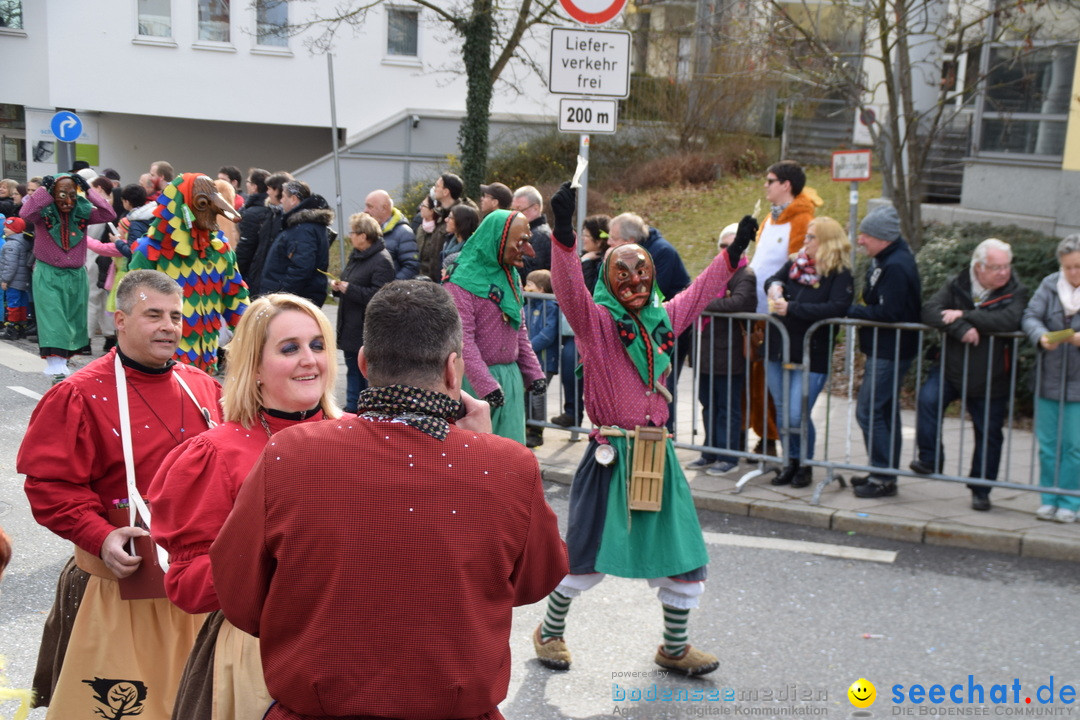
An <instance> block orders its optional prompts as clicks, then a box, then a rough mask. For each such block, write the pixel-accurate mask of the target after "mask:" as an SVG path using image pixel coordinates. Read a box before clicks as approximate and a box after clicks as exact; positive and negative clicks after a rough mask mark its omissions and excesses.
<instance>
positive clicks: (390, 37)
mask: <svg viewBox="0 0 1080 720" xmlns="http://www.w3.org/2000/svg"><path fill="white" fill-rule="evenodd" d="M386 18H387V24H386V53H387V55H407V56H409V57H416V56H417V36H418V30H419V18H420V14H419V12H418V11H416V10H405V9H403V8H394V7H392V8H387V9H386Z"/></svg>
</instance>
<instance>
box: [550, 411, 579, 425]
mask: <svg viewBox="0 0 1080 720" xmlns="http://www.w3.org/2000/svg"><path fill="white" fill-rule="evenodd" d="M551 424H552V425H558V426H559V427H573V426H574V425H577V423H575V422H574V418H572V417H570V416H569V415H567V414H566V413H563V414H562V415H556V416H555V417H553V418H551Z"/></svg>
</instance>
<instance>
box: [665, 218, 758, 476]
mask: <svg viewBox="0 0 1080 720" xmlns="http://www.w3.org/2000/svg"><path fill="white" fill-rule="evenodd" d="M738 229H739V224H738V223H731V224H730V225H728V226H727V227H725V228H724V229H723V230H722V231H721V232H720V239H719V241H718V242H717V249H718V250H726V249H727V248H728V247H729V246H730V245H731V243H732V242H733V241H734V240H735V233H736V232H737V231H738ZM747 264H748V261H747V258H746V257H745V256H743V257H741V258H739V263H738V267H737V268H736V270H735V272H734V273H732V275H731V277H730V278H729V279H728V281H727V286H726V287H725V288H724V290H723V291H722V292H720V293H718V294H717V296H716V297H715V298H713V299H712V300H710V301H709V304H708V305H706V306H705V312H706V313H708V314H709V315H706V316H704V317H702V318H701V319H700V320H699V321H698V325H699V327H700V328H701V335H700V341H699V342H700V352H698V353H696V354H695V356H694V362H695V363H696V364H697V372H698V401H699V402H700V403H701V419H702V421H703V424H704V426H705V443H704V444H705V445H708V446H710V447H713V448H718V449H719V448H725V449H728V450H745V449H746V436H745V434H744V432H743V426H742V403H743V396H744V395H745V394H746V392H745V390H746V356H745V352H746V350H745V346H746V329H745V324H744V323H743V321H741V320H735V319H733V318H725V317H720V316H718V315H716V314H715V313H737V312H754V308H755V307H756V306H757V282H756V279H755V277H754V271H753V270H751V269H750V268H749V267H747ZM710 315H711V317H710ZM738 463H739V458H737V457H736V456H734V455H724V454H718V453H713V452H702V453H701V456H700V457H698V458H697V459H695V460H691V461H690V462H688V463H687V464H685V465H683V467H684V468H685V469H687V470H704V471H705V472H706V474H708V475H723V474H725V473H728V472H731V471H732V470H734V469H735V466H736V465H738Z"/></svg>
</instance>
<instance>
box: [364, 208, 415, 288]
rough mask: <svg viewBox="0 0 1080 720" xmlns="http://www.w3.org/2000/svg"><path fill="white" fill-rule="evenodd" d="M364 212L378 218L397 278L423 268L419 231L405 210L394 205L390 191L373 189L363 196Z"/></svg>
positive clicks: (407, 277)
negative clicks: (411, 224)
mask: <svg viewBox="0 0 1080 720" xmlns="http://www.w3.org/2000/svg"><path fill="white" fill-rule="evenodd" d="M364 212H366V213H367V214H368V215H370V216H371V217H373V218H375V219H376V220H377V221H378V223H379V226H380V227H381V228H382V234H383V237H382V239H383V244H384V245H386V251H387V252H388V253H390V258H391V259H392V260H393V261H394V269H395V270H396V271H397V277H395V278H394V279H395V280H412V279H413V278H414V277H416V275H417V273H419V272H420V253H419V252H418V251H417V248H416V234H415V233H413V229H412V227H410V226H409V223H408V221H406V220H405V214H404V213H402V212H401V211H400V210H398V209H397V208H396V207H394V201H393V199H392V198H391V197H390V193H388V192H386V191H385V190H373V191H372V192H370V193H368V196H367V198H365V199H364Z"/></svg>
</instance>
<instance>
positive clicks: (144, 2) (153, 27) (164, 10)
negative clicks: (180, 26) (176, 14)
mask: <svg viewBox="0 0 1080 720" xmlns="http://www.w3.org/2000/svg"><path fill="white" fill-rule="evenodd" d="M139 34H140V35H148V36H150V37H164V38H167V37H172V1H171V0H139Z"/></svg>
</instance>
